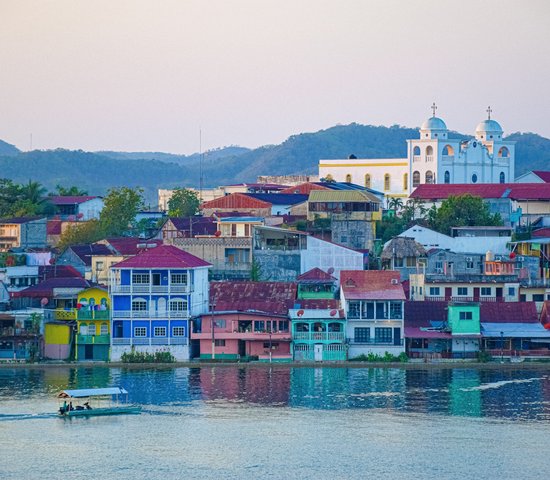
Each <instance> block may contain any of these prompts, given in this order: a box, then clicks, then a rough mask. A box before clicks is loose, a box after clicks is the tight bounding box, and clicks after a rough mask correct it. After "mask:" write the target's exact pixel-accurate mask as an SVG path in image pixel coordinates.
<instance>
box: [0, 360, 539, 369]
mask: <svg viewBox="0 0 550 480" xmlns="http://www.w3.org/2000/svg"><path fill="white" fill-rule="evenodd" d="M90 367H92V368H95V367H104V368H126V369H132V370H137V369H141V370H148V369H152V370H154V369H168V368H203V367H206V368H212V367H220V368H228V367H233V368H234V367H238V368H277V369H283V368H352V369H356V368H378V369H396V368H398V369H403V370H432V369H487V370H516V369H522V370H526V369H537V370H545V369H546V370H550V362H541V361H532V362H521V363H511V362H509V361H508V362H504V363H500V362H486V363H483V362H460V361H454V362H429V363H424V362H407V363H401V362H340V363H335V362H333V363H328V362H327V363H321V362H285V363H282V362H276V363H269V362H247V363H239V362H208V361H205V362H174V363H122V362H93V361H90V362H48V363H19V362H13V363H9V362H0V369H7V368H18V369H36V370H39V369H50V368H90Z"/></svg>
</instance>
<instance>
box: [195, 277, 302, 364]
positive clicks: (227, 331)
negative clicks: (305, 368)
mask: <svg viewBox="0 0 550 480" xmlns="http://www.w3.org/2000/svg"><path fill="white" fill-rule="evenodd" d="M295 299H296V284H294V283H284V282H213V283H211V286H210V306H211V307H210V312H209V313H205V314H203V315H200V316H199V317H197V318H196V319H195V321H194V323H193V331H192V333H191V339H192V340H193V341H198V343H199V348H200V358H203V359H212V358H214V359H228V360H237V359H240V358H247V357H253V358H256V357H257V358H258V360H261V361H289V360H291V359H292V354H291V350H290V343H291V340H292V338H291V333H290V326H289V319H288V310H289V308H292V307H293V306H294V303H295Z"/></svg>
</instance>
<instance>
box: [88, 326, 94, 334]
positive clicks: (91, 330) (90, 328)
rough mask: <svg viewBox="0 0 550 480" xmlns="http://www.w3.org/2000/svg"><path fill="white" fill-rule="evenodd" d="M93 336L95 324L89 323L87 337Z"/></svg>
mask: <svg viewBox="0 0 550 480" xmlns="http://www.w3.org/2000/svg"><path fill="white" fill-rule="evenodd" d="M95 334H96V328H95V323H89V324H88V335H95Z"/></svg>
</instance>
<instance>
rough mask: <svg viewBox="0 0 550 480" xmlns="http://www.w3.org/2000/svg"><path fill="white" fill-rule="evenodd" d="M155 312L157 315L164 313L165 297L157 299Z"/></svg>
mask: <svg viewBox="0 0 550 480" xmlns="http://www.w3.org/2000/svg"><path fill="white" fill-rule="evenodd" d="M157 314H158V315H159V316H161V317H162V316H164V315H166V298H162V297H161V298H159V299H158V300H157Z"/></svg>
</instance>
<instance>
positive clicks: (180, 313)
mask: <svg viewBox="0 0 550 480" xmlns="http://www.w3.org/2000/svg"><path fill="white" fill-rule="evenodd" d="M111 317H112V318H187V317H189V311H188V310H165V311H152V312H150V311H149V310H136V311H132V310H113V311H112V313H111Z"/></svg>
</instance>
